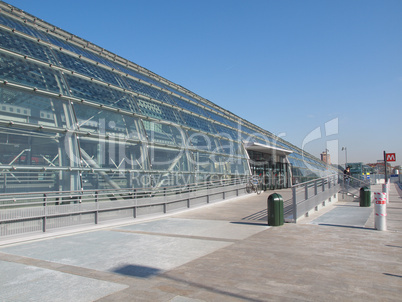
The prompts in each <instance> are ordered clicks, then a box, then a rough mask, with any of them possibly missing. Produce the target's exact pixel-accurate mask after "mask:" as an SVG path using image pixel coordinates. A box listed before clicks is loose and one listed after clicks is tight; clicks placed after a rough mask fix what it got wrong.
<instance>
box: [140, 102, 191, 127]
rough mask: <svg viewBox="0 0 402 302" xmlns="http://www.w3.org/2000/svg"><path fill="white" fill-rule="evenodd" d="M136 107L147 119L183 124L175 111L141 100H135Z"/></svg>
mask: <svg viewBox="0 0 402 302" xmlns="http://www.w3.org/2000/svg"><path fill="white" fill-rule="evenodd" d="M137 103H138V106H139V107H140V109H141V112H142V113H143V114H144V115H146V116H149V117H153V118H156V119H160V120H165V121H171V122H174V123H176V124H183V122H182V120H181V118H180V116H179V113H178V111H177V110H176V109H173V108H170V107H167V106H164V105H162V104H158V103H156V102H152V101H148V100H147V101H145V100H143V99H141V98H137Z"/></svg>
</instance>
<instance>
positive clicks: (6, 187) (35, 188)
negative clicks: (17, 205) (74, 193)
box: [0, 169, 78, 193]
mask: <svg viewBox="0 0 402 302" xmlns="http://www.w3.org/2000/svg"><path fill="white" fill-rule="evenodd" d="M76 179H78V171H73V172H69V171H37V170H29V169H28V170H25V171H19V170H18V171H8V170H4V169H3V170H1V171H0V192H1V193H33V192H49V191H69V190H72V188H71V187H72V185H71V183H72V182H74V180H76Z"/></svg>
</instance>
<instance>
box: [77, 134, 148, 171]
mask: <svg viewBox="0 0 402 302" xmlns="http://www.w3.org/2000/svg"><path fill="white" fill-rule="evenodd" d="M79 141H80V151H81V156H82V160H83V165H84V167H85V168H92V169H99V168H107V169H119V170H122V171H124V170H125V169H129V170H144V169H147V158H146V155H145V153H144V150H143V148H142V145H141V143H128V142H124V141H123V142H121V141H119V140H114V139H109V140H104V139H101V138H98V139H96V138H88V137H80V138H79ZM116 173H117V172H116Z"/></svg>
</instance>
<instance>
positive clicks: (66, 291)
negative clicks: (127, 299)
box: [0, 261, 128, 302]
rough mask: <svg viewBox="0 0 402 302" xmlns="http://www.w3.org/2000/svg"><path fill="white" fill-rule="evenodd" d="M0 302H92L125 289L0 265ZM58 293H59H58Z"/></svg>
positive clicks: (19, 267)
mask: <svg viewBox="0 0 402 302" xmlns="http://www.w3.org/2000/svg"><path fill="white" fill-rule="evenodd" d="M0 268H1V274H0V284H1V287H0V288H1V290H0V301H46V300H47V301H83V302H85V301H93V300H97V299H100V298H102V297H104V296H108V295H110V294H112V293H115V292H118V291H121V290H123V289H125V288H127V287H128V286H127V285H124V284H118V283H113V282H107V281H101V280H96V279H92V278H85V277H81V276H77V275H72V274H66V273H62V272H58V271H55V270H49V269H43V268H39V267H35V266H30V265H23V264H19V263H12V262H6V261H0ZM60 289H62V290H60Z"/></svg>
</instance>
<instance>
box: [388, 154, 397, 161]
mask: <svg viewBox="0 0 402 302" xmlns="http://www.w3.org/2000/svg"><path fill="white" fill-rule="evenodd" d="M386 160H387V161H396V156H395V153H387V154H386Z"/></svg>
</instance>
